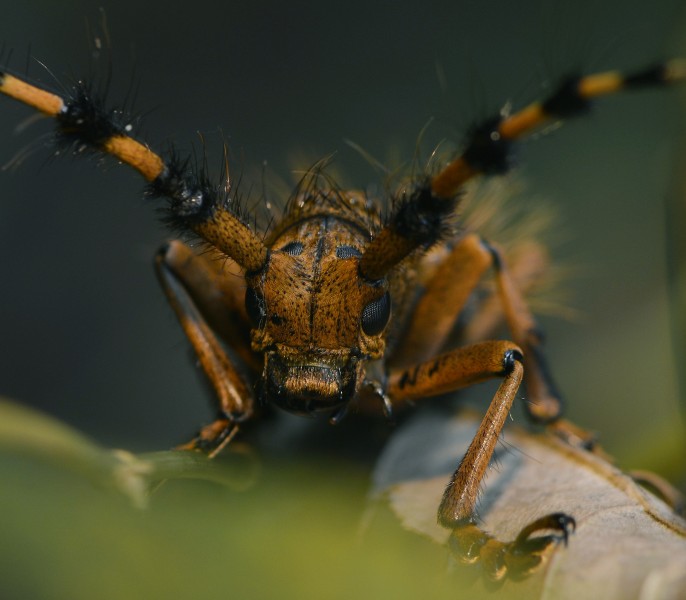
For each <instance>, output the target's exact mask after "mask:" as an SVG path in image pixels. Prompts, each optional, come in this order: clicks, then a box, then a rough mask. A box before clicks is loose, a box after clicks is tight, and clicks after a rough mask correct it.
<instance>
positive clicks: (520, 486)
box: [374, 412, 686, 600]
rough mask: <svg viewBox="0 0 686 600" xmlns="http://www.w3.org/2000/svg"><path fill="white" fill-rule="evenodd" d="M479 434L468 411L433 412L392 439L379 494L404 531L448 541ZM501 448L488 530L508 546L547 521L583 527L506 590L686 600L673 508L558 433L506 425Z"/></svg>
mask: <svg viewBox="0 0 686 600" xmlns="http://www.w3.org/2000/svg"><path fill="white" fill-rule="evenodd" d="M477 426H478V417H476V416H475V415H473V414H471V413H470V414H468V415H461V416H459V417H457V418H453V419H446V418H445V416H444V415H442V414H438V413H436V412H430V413H425V414H423V415H418V416H417V418H416V419H414V420H412V421H411V422H410V423H408V424H407V426H405V427H404V428H403V429H402V430H400V431H398V432H397V435H395V436H394V437H393V439H392V440H391V442H390V443H389V445H388V447H387V448H386V450H385V451H384V454H383V455H382V456H381V458H380V460H379V462H378V464H377V468H376V472H375V477H374V490H375V494H376V496H377V497H378V498H382V499H387V501H388V502H389V504H390V507H391V509H392V510H393V512H394V513H395V514H396V516H397V517H398V518H399V519H400V521H401V523H402V524H403V526H404V527H406V528H407V529H410V530H412V531H415V532H417V533H420V534H422V535H425V536H428V537H429V538H431V539H432V540H434V541H436V542H438V543H445V542H446V541H447V539H448V536H449V531H448V530H446V529H444V528H442V527H440V526H439V525H438V524H437V522H436V509H437V507H438V504H439V501H440V499H441V495H442V493H443V490H444V488H445V485H446V483H447V481H448V477H449V476H450V474H451V473H452V471H453V470H454V469H455V467H456V466H457V463H458V461H459V459H460V457H461V456H462V455H463V454H464V452H465V451H466V449H467V446H468V444H469V442H470V441H471V440H472V437H473V435H474V433H475V431H476V428H477ZM501 442H503V443H501V445H500V447H499V448H498V449H497V451H496V456H495V459H494V461H493V465H494V466H493V467H492V468H491V470H490V473H489V475H488V477H487V480H486V483H485V486H484V487H483V489H482V495H481V497H480V502H479V507H478V515H479V517H480V518H481V519H482V521H483V525H484V527H485V528H486V530H487V531H489V532H490V533H492V534H494V535H496V536H497V537H498V538H500V539H504V540H505V539H513V538H514V537H515V536H516V535H517V533H518V532H519V531H520V530H521V529H522V528H523V527H524V526H526V525H527V524H528V523H530V522H531V521H533V520H534V519H536V518H537V517H540V516H543V515H545V514H547V513H551V512H565V513H568V514H571V515H572V516H574V518H575V519H576V521H577V529H576V533H575V534H574V535H573V536H572V538H571V539H570V542H569V546H568V547H566V548H565V547H563V546H559V547H558V548H557V549H556V550H555V551H554V552H553V553H551V555H550V556H549V560H548V561H547V563H546V564H545V565H544V566H543V567H542V568H541V569H539V570H538V571H537V572H536V573H535V574H534V575H532V576H531V577H530V579H529V580H527V581H524V582H512V581H508V582H507V584H506V585H507V588H508V589H509V590H511V591H512V592H513V593H517V595H519V593H518V592H520V593H521V595H522V596H525V597H540V598H556V599H560V598H574V599H575V600H576V599H578V598H591V597H592V598H604V599H606V600H607V599H613V598H618V599H619V598H621V599H625V598H641V599H642V600H643V599H651V600H652V599H655V598H684V597H686V522H685V521H684V520H683V519H681V518H680V517H678V516H677V515H676V514H675V513H674V512H673V511H672V509H671V508H670V507H668V506H667V505H666V504H665V503H664V502H662V501H661V500H659V499H658V498H657V497H655V496H653V495H652V494H650V493H648V492H647V491H645V490H644V489H643V488H641V487H640V486H639V485H637V484H636V483H635V482H634V481H633V480H632V479H631V478H629V477H628V476H627V475H625V474H623V473H622V472H621V471H619V470H618V469H617V468H615V467H614V466H612V465H611V464H610V463H608V462H606V461H605V460H603V459H602V458H599V457H598V456H597V455H594V454H592V453H590V452H586V451H583V450H579V449H577V448H573V447H570V446H569V445H567V444H565V443H563V442H562V441H560V440H559V439H557V438H555V437H553V436H551V435H547V434H540V435H534V434H530V433H527V432H525V431H523V430H521V429H517V428H509V427H508V428H507V429H506V432H505V433H504V434H503V436H502V437H501Z"/></svg>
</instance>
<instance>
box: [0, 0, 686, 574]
mask: <svg viewBox="0 0 686 600" xmlns="http://www.w3.org/2000/svg"><path fill="white" fill-rule="evenodd" d="M5 4H6V6H5V10H4V11H3V19H2V23H1V24H0V41H1V42H2V43H3V44H4V52H3V62H4V63H6V62H7V60H8V55H9V53H10V50H11V57H9V64H10V66H11V68H12V69H13V70H14V71H15V72H17V73H20V74H23V73H25V72H26V69H27V65H28V72H29V75H30V76H31V77H32V78H33V79H35V80H39V81H42V82H43V83H45V84H46V85H48V86H52V87H57V88H58V89H59V83H57V82H56V81H55V79H54V78H53V74H54V77H55V78H56V79H57V80H58V81H65V79H66V80H68V78H69V77H80V76H84V75H85V76H90V75H92V73H93V71H94V69H93V67H92V64H91V61H90V48H91V46H90V45H89V39H90V37H92V36H91V35H90V34H88V33H87V28H86V22H87V21H88V22H90V24H91V26H92V27H96V28H97V26H98V24H99V22H100V13H99V11H98V6H103V7H104V9H105V13H106V17H107V23H108V28H109V32H110V35H111V44H112V64H113V80H112V84H111V91H110V97H111V99H112V100H113V101H121V100H124V99H126V98H131V97H135V108H136V110H137V111H139V112H140V113H142V115H143V119H142V122H143V125H142V130H141V131H142V135H143V137H144V139H145V140H146V141H148V142H149V143H150V144H151V145H152V146H153V147H155V148H164V146H165V144H166V143H167V142H169V141H171V142H173V143H175V144H177V145H178V147H179V148H181V149H182V150H188V149H190V147H191V144H192V143H196V146H197V133H196V132H201V133H202V134H203V136H204V137H205V139H206V141H207V144H208V153H209V154H210V157H211V158H210V164H216V165H219V163H220V160H221V143H222V133H223V135H224V136H225V137H226V138H227V140H228V142H229V145H230V148H231V153H232V157H233V161H232V163H233V171H234V173H235V172H238V171H240V170H241V169H244V170H245V171H246V173H250V172H252V169H255V170H256V171H259V169H260V167H261V165H262V163H263V161H266V163H267V164H268V168H269V170H270V171H272V172H274V173H276V174H277V175H279V176H281V177H283V178H284V179H285V180H290V175H289V173H290V170H291V169H292V167H293V157H294V156H297V155H303V154H305V155H307V156H313V157H320V156H324V155H327V154H330V153H332V152H337V154H336V156H335V166H336V168H337V169H338V170H340V171H341V172H343V173H344V174H345V175H346V178H347V181H349V182H351V183H352V184H353V185H355V186H358V187H364V186H366V185H367V184H369V183H370V182H371V183H374V182H376V177H377V176H376V174H375V173H374V172H373V171H372V170H371V169H370V168H369V166H368V165H367V164H366V163H365V161H364V160H363V159H362V158H361V157H360V156H359V155H358V154H357V153H356V152H355V151H353V150H352V149H350V148H349V147H347V146H346V145H345V143H344V142H343V140H344V139H351V140H353V141H355V142H356V143H357V144H359V145H360V146H362V147H363V148H365V149H366V150H367V151H368V152H370V153H371V154H372V155H375V156H377V157H380V158H384V157H385V156H387V155H388V154H389V153H391V152H392V153H393V154H394V155H399V156H402V157H404V158H407V159H410V158H411V157H412V153H413V151H414V144H415V140H416V138H417V135H418V133H419V131H420V129H421V128H422V127H423V126H424V125H425V123H426V122H427V120H428V119H429V118H430V117H434V118H435V123H434V125H433V126H432V129H431V131H432V135H433V136H435V137H436V138H437V139H440V138H442V137H445V138H447V139H450V140H456V141H459V140H460V139H461V135H462V133H463V132H464V131H465V130H466V129H467V128H468V127H469V125H471V124H472V123H473V122H474V121H475V120H476V119H478V118H480V117H484V116H485V115H488V114H490V113H492V112H493V111H495V110H498V109H499V108H500V107H501V106H503V104H504V103H505V102H507V101H512V103H513V105H514V106H515V107H517V106H522V105H523V104H525V103H526V102H528V101H530V100H532V99H534V98H537V97H539V96H540V95H541V93H543V90H544V89H545V85H546V84H550V82H551V81H554V80H555V79H556V78H557V77H560V76H561V75H564V74H566V73H568V72H569V71H571V70H577V69H580V70H583V71H591V70H602V69H606V68H615V67H619V68H631V67H635V66H641V65H644V64H646V63H648V62H651V61H654V60H656V59H662V58H665V57H669V56H672V55H678V54H681V55H684V54H686V48H684V44H683V43H681V42H682V40H683V37H684V34H685V33H686V21H685V20H684V19H685V18H686V15H685V14H684V12H685V10H684V8H683V3H682V2H680V1H679V0H660V1H657V2H654V3H651V4H650V6H648V5H647V4H646V3H643V2H633V3H632V2H616V1H612V2H603V3H596V2H575V3H565V2H544V1H543V0H536V1H534V0H532V1H525V2H517V3H514V2H507V1H505V0H500V1H473V2H467V1H456V2H451V3H447V2H445V3H439V2H434V3H432V2H424V3H417V2H376V3H370V2H357V1H354V0H352V1H348V2H331V1H327V2H319V3H316V2H297V1H296V2H259V1H257V2H216V1H209V0H208V1H204V0H198V1H196V2H193V3H175V2H170V1H167V2H159V1H157V0H153V1H148V2H145V3H144V2H130V1H129V0H120V1H116V2H114V1H103V2H99V3H97V4H95V3H91V2H87V1H82V2H78V1H66V2H61V3H55V2H47V1H42V2H41V1H37V0H25V1H24V2H22V3H11V5H10V3H9V2H7V0H5ZM598 4H599V5H598ZM38 61H40V63H43V64H45V65H46V66H47V69H46V68H44V67H43V66H41V64H40V63H39V62H38ZM106 63H107V60H101V61H100V66H99V67H98V68H97V69H96V71H98V72H100V73H102V72H104V71H106ZM132 90H133V91H132ZM30 114H31V113H30V111H29V110H27V109H26V108H24V107H21V106H18V105H15V103H13V102H11V101H10V100H2V99H0V162H1V163H6V162H9V161H10V160H11V159H12V158H13V157H14V156H15V155H16V154H17V153H18V152H20V151H21V150H22V149H23V148H24V147H26V146H27V145H30V146H32V147H33V148H34V150H33V151H32V152H31V155H30V156H29V157H28V158H27V160H25V161H24V162H23V164H21V165H20V166H19V168H18V169H16V170H9V171H7V170H6V171H2V172H0V182H1V185H2V188H1V189H2V195H1V198H0V257H2V258H1V259H0V282H2V284H1V288H2V293H1V294H0V339H1V340H2V344H1V346H0V393H1V394H3V395H4V396H6V397H11V398H14V399H17V400H19V401H22V402H24V403H26V404H27V405H31V406H34V407H38V408H41V409H42V410H45V411H47V412H48V413H50V414H52V415H54V416H56V417H58V418H59V419H61V420H64V421H66V422H67V423H70V424H72V425H73V426H75V427H77V428H78V429H80V430H82V431H84V432H87V433H88V434H89V435H90V436H92V437H93V438H95V439H97V440H98V441H100V442H101V443H103V444H105V445H109V446H116V447H124V448H127V449H130V450H134V451H143V450H156V449H161V448H167V447H169V446H172V445H174V444H175V443H177V442H179V441H182V440H185V439H187V438H188V436H189V435H190V434H191V433H192V432H193V431H194V430H195V429H196V427H197V425H199V424H200V423H203V422H206V421H207V420H208V419H209V418H210V416H211V414H212V412H211V408H210V402H209V398H210V396H209V393H208V392H207V390H206V389H205V386H204V385H203V383H202V381H201V379H200V377H198V374H197V371H196V369H195V367H194V363H193V360H192V359H191V358H190V354H189V351H188V348H187V345H186V342H185V340H184V339H183V337H182V334H181V332H180V329H179V328H178V327H177V325H176V322H175V320H174V317H173V315H172V313H171V310H170V309H169V308H168V307H167V306H166V303H165V301H164V298H163V296H162V293H161V292H160V291H159V289H158V287H157V282H156V280H155V277H154V275H153V272H152V256H153V254H154V252H155V250H156V249H157V248H158V247H159V245H160V244H162V243H163V242H164V240H165V239H167V237H168V235H169V234H168V233H167V232H166V231H165V230H164V229H163V228H162V227H161V226H160V225H159V224H158V223H157V221H156V215H155V207H154V206H152V205H151V204H150V203H146V202H144V201H142V200H141V199H140V192H141V189H142V184H141V181H140V180H139V179H138V178H137V176H136V175H135V174H132V173H130V172H128V171H127V170H125V169H119V168H117V167H116V165H114V164H112V163H107V166H106V168H105V169H103V168H97V167H96V166H94V165H93V164H88V163H87V161H80V160H72V159H70V158H66V159H65V158H61V159H58V160H51V159H50V156H51V151H50V148H49V147H47V148H46V147H45V145H46V138H45V137H42V136H43V134H44V133H45V132H47V131H49V123H38V124H33V125H32V126H30V127H29V128H28V129H27V130H25V131H24V132H22V133H21V134H15V133H14V131H15V128H16V126H17V125H18V124H19V123H22V122H24V121H25V120H26V119H27V118H28V117H29V116H30ZM682 117H683V105H682V103H680V97H679V93H678V92H675V91H669V92H664V91H663V92H640V93H634V94H630V95H627V96H624V97H620V98H614V99H610V100H607V101H605V102H601V103H599V105H598V106H597V109H596V110H595V112H594V113H593V115H592V116H591V117H590V118H588V119H586V120H583V121H580V122H578V123H574V124H570V125H569V126H567V127H564V128H562V129H561V130H560V131H557V132H554V133H553V134H551V135H547V136H541V137H539V138H537V139H535V140H531V141H529V142H527V143H525V144H523V148H522V150H521V152H520V157H519V158H520V162H521V173H522V176H523V177H524V178H525V180H526V182H527V185H528V189H529V190H530V192H531V194H532V195H533V196H535V197H540V198H545V199H546V201H549V202H551V203H553V204H554V205H555V206H556V207H557V211H558V213H559V217H560V223H561V226H560V230H559V231H555V232H552V233H551V236H550V237H551V238H552V239H553V240H555V242H556V243H555V247H554V256H555V257H556V258H558V259H559V260H560V261H562V262H563V263H566V264H570V265H572V266H574V267H575V275H574V277H573V278H571V279H569V280H568V281H567V282H566V283H565V288H566V290H568V292H569V301H568V304H569V305H570V306H573V307H574V308H575V309H577V310H578V312H579V315H580V317H579V318H578V319H576V320H573V321H569V320H564V319H559V318H548V317H546V318H544V319H543V323H544V327H545V329H546V330H547V333H548V355H549V358H550V360H551V362H552V364H553V367H554V372H555V374H556V376H557V379H558V381H559V384H560V387H561V389H562V390H563V391H564V393H565V397H566V398H567V400H568V405H569V410H568V414H569V416H570V418H571V419H572V420H574V421H576V422H578V423H579V424H581V425H583V426H584V427H587V428H589V429H593V430H596V431H598V432H600V435H601V440H602V442H603V444H604V445H605V447H606V448H607V450H608V451H609V452H610V454H612V455H615V456H616V457H617V458H618V461H619V463H620V464H621V465H622V466H623V467H626V468H638V467H641V468H649V469H654V470H657V471H659V472H661V473H662V474H664V475H666V476H668V477H670V478H671V479H672V480H674V481H676V482H679V483H683V482H684V477H685V476H684V472H685V470H686V442H685V436H684V425H683V414H684V410H683V409H684V404H683V396H682V400H681V401H680V394H679V389H678V376H679V373H678V369H680V368H683V359H681V358H680V356H682V355H681V354H679V353H678V351H677V350H676V349H675V347H678V345H679V344H683V342H684V339H683V330H682V332H681V333H678V332H677V330H675V329H674V325H672V324H670V312H669V289H670V288H669V285H668V280H669V277H668V272H669V270H668V260H667V253H666V248H667V246H668V240H667V238H666V231H667V224H671V225H672V227H673V230H674V232H675V233H677V234H678V235H683V233H682V232H681V231H680V226H679V223H683V219H682V220H678V217H675V216H674V212H673V211H674V210H677V209H680V210H682V211H683V206H684V200H683V198H684V194H683V193H682V192H683V190H682V189H680V188H681V187H682V185H681V184H680V181H679V178H680V176H681V171H682V169H681V161H682V160H683V154H682V153H680V145H681V143H682V142H681V138H682V133H683V118H682ZM220 132H221V133H220ZM213 159H214V160H215V162H213ZM92 162H94V161H91V163H92ZM252 181H253V184H254V186H255V188H256V190H258V193H259V188H260V186H261V181H260V178H259V177H253V178H252ZM667 205H670V206H671V207H672V208H671V209H670V210H671V211H672V212H670V213H669V214H670V215H671V217H670V218H667V217H666V215H667V214H668V212H667V211H666V209H665V206H667ZM675 207H676V208H675ZM681 214H682V215H683V212H682V213H681ZM678 242H679V240H676V243H678ZM671 243H672V244H674V243H675V240H672V242H671ZM670 258H671V260H672V261H674V260H676V259H679V258H681V260H682V261H683V258H682V257H679V256H675V254H674V253H672V255H671V257H670ZM671 264H672V266H673V268H675V269H676V268H678V260H676V262H672V263H671ZM674 265H677V267H674ZM680 308H681V309H683V308H684V306H683V304H682V306H681V307H680ZM682 394H683V392H682ZM483 395H484V396H485V397H484V400H483V402H484V404H483V405H484V407H485V402H486V397H488V393H484V394H483ZM308 426H311V427H314V428H317V427H319V428H326V425H325V423H323V422H314V423H309V422H308ZM347 434H348V436H349V437H348V441H347V442H346V441H345V439H344V436H340V440H341V441H340V443H341V444H342V445H346V444H349V445H350V446H355V444H356V437H355V429H354V427H350V428H348V429H347ZM337 439H339V438H337ZM275 445H277V444H276V443H275ZM345 452H346V450H345V449H343V450H342V454H343V455H345ZM348 453H350V452H349V450H348ZM336 464H338V463H336ZM17 472H20V470H19V471H17ZM356 476H357V475H356ZM359 476H360V477H363V476H362V475H359ZM358 483H359V481H358ZM297 492H298V490H290V489H289V490H283V491H282V492H279V493H281V494H283V496H284V497H290V496H291V494H297ZM274 493H276V492H274ZM291 501H292V500H291ZM335 568H336V567H335V565H332V569H335Z"/></svg>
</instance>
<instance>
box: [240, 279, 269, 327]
mask: <svg viewBox="0 0 686 600" xmlns="http://www.w3.org/2000/svg"><path fill="white" fill-rule="evenodd" d="M245 310H246V311H247V313H248V316H249V317H250V320H251V321H252V323H253V325H255V327H260V326H261V325H262V324H263V323H264V321H265V319H266V318H267V307H266V306H265V303H264V296H263V295H262V293H261V292H258V291H257V290H254V289H253V288H251V287H249V288H248V289H247V290H246V292H245Z"/></svg>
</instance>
